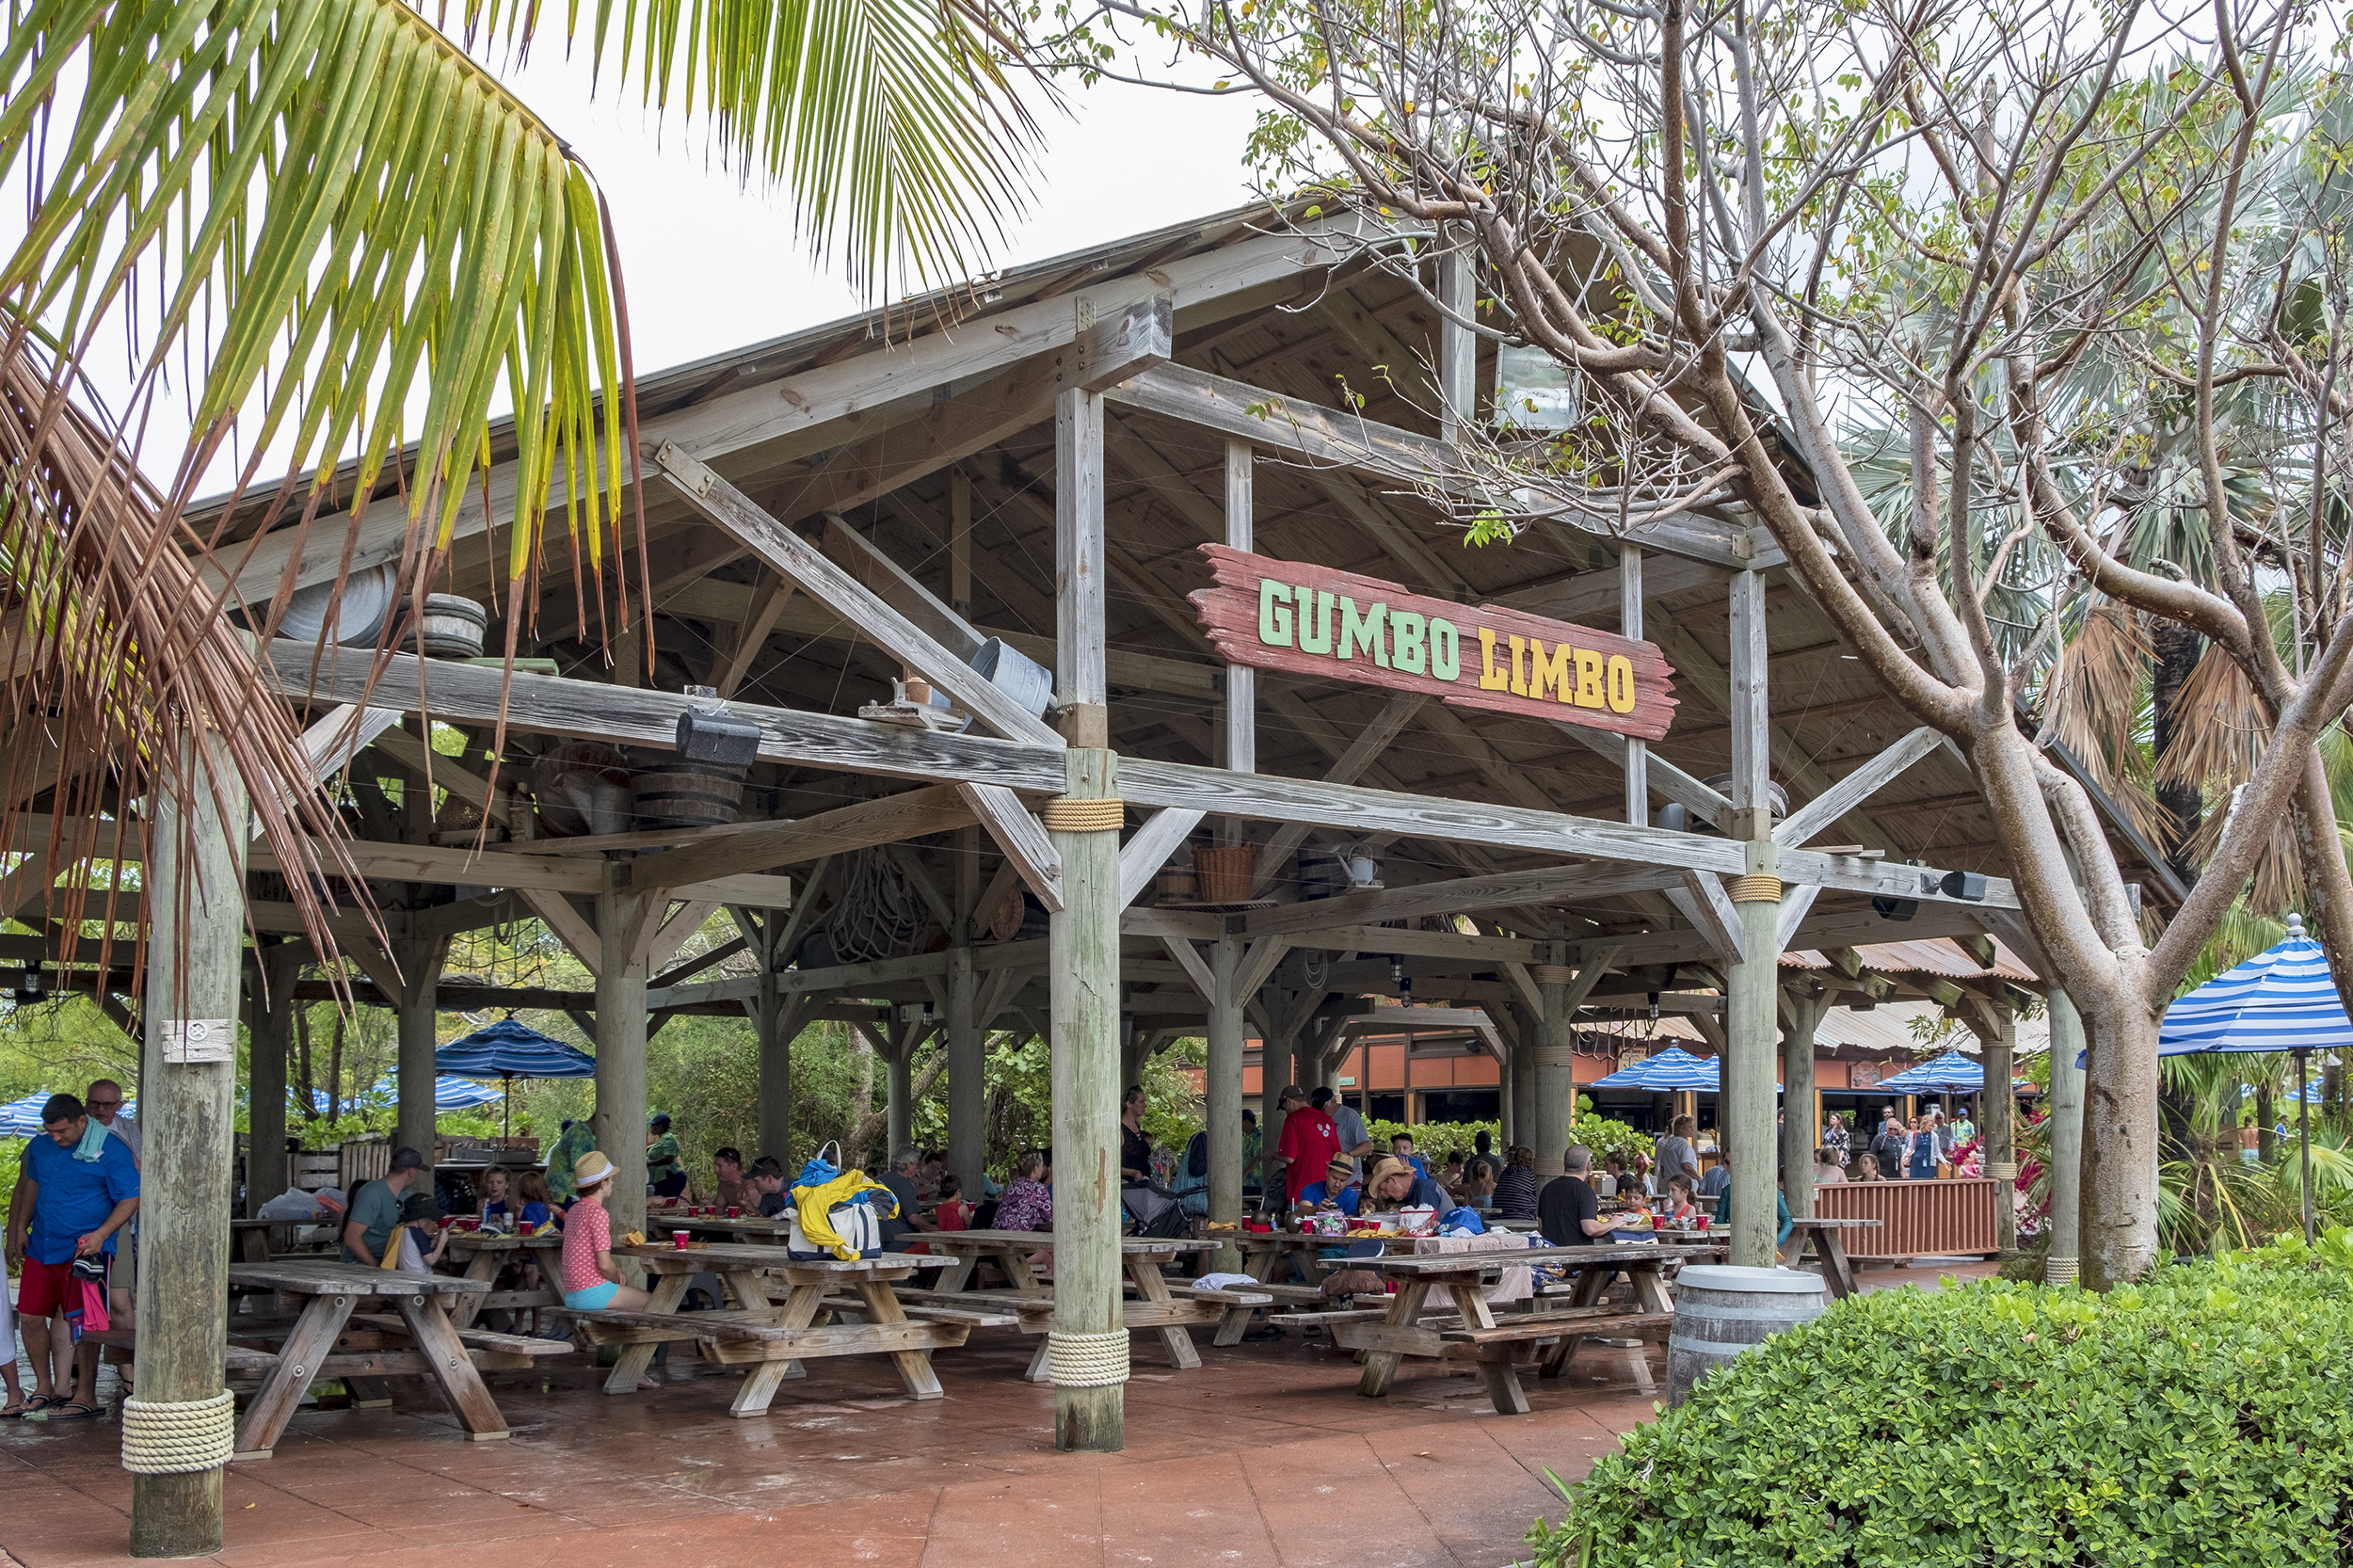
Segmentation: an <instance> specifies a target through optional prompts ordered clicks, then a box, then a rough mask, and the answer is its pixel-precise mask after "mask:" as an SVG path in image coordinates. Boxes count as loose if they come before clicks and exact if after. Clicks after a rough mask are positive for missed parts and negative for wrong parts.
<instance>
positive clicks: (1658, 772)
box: [1553, 724, 1732, 832]
mask: <svg viewBox="0 0 2353 1568" xmlns="http://www.w3.org/2000/svg"><path fill="white" fill-rule="evenodd" d="M1553 728H1555V729H1558V730H1560V731H1561V734H1563V735H1566V736H1567V737H1568V738H1569V739H1571V740H1573V741H1575V742H1577V744H1580V745H1583V746H1586V747H1589V748H1591V749H1592V750H1593V751H1594V752H1596V753H1598V754H1599V755H1601V756H1603V757H1607V758H1609V760H1611V761H1613V762H1615V763H1617V764H1618V765H1619V766H1620V767H1622V768H1628V769H1629V770H1630V768H1631V765H1632V760H1633V759H1634V758H1635V757H1637V756H1639V757H1641V764H1642V766H1641V773H1642V782H1643V785H1644V787H1645V789H1646V791H1647V792H1649V793H1654V794H1659V795H1664V796H1665V797H1666V798H1667V799H1669V800H1672V801H1676V802H1679V803H1680V804H1682V805H1683V806H1685V807H1687V808H1689V809H1691V810H1693V811H1696V812H1698V813H1699V817H1700V820H1701V821H1702V822H1704V823H1705V824H1708V825H1709V826H1711V827H1714V828H1715V829H1717V830H1718V831H1719V832H1721V831H1722V830H1723V825H1724V824H1725V823H1726V822H1728V821H1729V820H1730V813H1731V811H1732V801H1731V798H1730V797H1729V796H1727V795H1725V794H1724V793H1723V792H1721V791H1720V790H1718V789H1716V788H1715V787H1714V786H1713V785H1710V784H1708V783H1705V781H1703V780H1701V779H1698V778H1694V777H1693V776H1691V775H1689V774H1688V773H1686V772H1684V771H1683V770H1682V769H1681V768H1679V767H1677V766H1675V764H1673V762H1670V761H1668V760H1667V759H1665V758H1664V757H1661V756H1659V755H1658V754H1657V752H1655V751H1652V750H1651V749H1650V748H1649V747H1648V746H1647V745H1645V744H1643V743H1642V742H1641V741H1629V740H1627V739H1626V738H1625V736H1623V735H1620V734H1616V733H1614V732H1612V731H1610V730H1607V729H1594V728H1590V727H1588V726H1585V725H1577V724H1555V725H1554V726H1553ZM1628 813H1629V814H1628V817H1627V820H1628V821H1634V820H1636V819H1635V818H1634V816H1633V815H1632V800H1631V796H1630V795H1629V797H1628ZM1649 820H1650V813H1649V811H1648V810H1644V811H1643V812H1642V813H1641V821H1644V822H1647V821H1649Z"/></svg>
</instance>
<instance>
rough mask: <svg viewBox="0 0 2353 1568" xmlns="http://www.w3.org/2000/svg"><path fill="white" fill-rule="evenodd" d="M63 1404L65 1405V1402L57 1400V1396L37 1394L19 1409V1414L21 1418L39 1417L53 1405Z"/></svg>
mask: <svg viewBox="0 0 2353 1568" xmlns="http://www.w3.org/2000/svg"><path fill="white" fill-rule="evenodd" d="M63 1403H65V1401H64V1400H61V1399H59V1398H57V1397H56V1395H55V1394H35V1395H33V1396H32V1397H31V1398H30V1399H27V1400H25V1401H24V1404H22V1405H21V1406H19V1407H18V1409H17V1414H18V1415H19V1416H38V1415H39V1414H40V1413H41V1412H42V1411H44V1410H47V1409H48V1408H49V1407H50V1406H51V1405H53V1404H63Z"/></svg>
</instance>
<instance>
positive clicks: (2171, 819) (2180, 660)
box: [2149, 617, 2206, 884]
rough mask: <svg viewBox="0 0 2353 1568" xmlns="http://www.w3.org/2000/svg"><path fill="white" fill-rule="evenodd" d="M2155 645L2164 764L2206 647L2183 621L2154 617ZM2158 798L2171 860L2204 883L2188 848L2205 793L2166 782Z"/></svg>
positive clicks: (2153, 698)
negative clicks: (2184, 693)
mask: <svg viewBox="0 0 2353 1568" xmlns="http://www.w3.org/2000/svg"><path fill="white" fill-rule="evenodd" d="M2149 646H2150V648H2151V650H2152V651H2153V653H2154V654H2155V655H2156V659H2155V667H2154V669H2153V671H2152V672H2151V677H2150V683H2149V704H2150V708H2151V711H2152V725H2151V730H2152V734H2151V740H2152V742H2153V747H2154V750H2155V754H2156V758H2157V760H2158V763H2159V764H2160V765H2162V764H2163V762H2164V760H2165V754H2166V752H2167V750H2168V749H2169V747H2170V746H2171V745H2172V744H2173V737H2174V735H2175V733H2176V732H2177V731H2178V729H2179V728H2180V726H2181V721H2182V719H2183V718H2184V717H2185V715H2184V714H2183V712H2182V711H2181V705H2182V688H2183V687H2184V686H2185V685H2186V684H2187V683H2188V681H2189V676H2190V672H2191V671H2192V670H2194V669H2196V668H2197V667H2198V661H2199V659H2200V657H2201V655H2202V654H2203V653H2204V652H2205V646H2206V644H2205V639H2204V638H2203V637H2201V636H2200V635H2199V634H2198V633H2197V632H2193V631H2191V630H2190V629H2189V628H2188V627H2186V626H2184V625H2182V624H2181V623H2180V622H2178V621H2170V620H2159V619H2156V618H2155V617H2151V618H2150V621H2149ZM2190 716H2193V717H2194V715H2190ZM2156 797H2157V805H2158V806H2159V807H2161V808H2163V809H2164V812H2165V819H2164V821H2163V822H2161V823H2160V824H2158V831H2159V833H2160V834H2161V835H2162V837H2163V839H2164V844H2165V858H2166V860H2167V862H2168V863H2169V864H2170V865H2171V866H2172V868H2173V871H2174V873H2175V874H2176V875H2178V876H2179V877H2181V879H2182V880H2183V881H2184V882H2185V883H2192V884H2194V883H2195V882H2197V880H2198V866H2197V863H2196V862H2195V861H2194V860H2192V859H2191V858H2190V856H2189V854H2188V850H2187V847H2186V846H2187V845H2188V843H2189V840H2191V838H2192V837H2194V836H2195V835H2196V834H2197V832H2198V826H2199V824H2200V822H2201V820H2202V819H2203V817H2204V815H2205V808H2206V799H2205V792H2204V791H2202V790H2201V789H2200V788H2199V786H2198V785H2196V784H2172V783H2167V782H2164V781H2162V780H2160V781H2159V782H2158V784H2157V786H2156Z"/></svg>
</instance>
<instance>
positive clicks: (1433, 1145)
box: [1365, 1116, 1503, 1170]
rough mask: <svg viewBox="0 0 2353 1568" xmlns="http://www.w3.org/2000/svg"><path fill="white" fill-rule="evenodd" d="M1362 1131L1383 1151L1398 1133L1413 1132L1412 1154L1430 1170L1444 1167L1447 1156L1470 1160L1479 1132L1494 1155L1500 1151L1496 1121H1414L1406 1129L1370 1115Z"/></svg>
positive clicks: (1501, 1142) (1501, 1140) (1499, 1138)
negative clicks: (1421, 1160) (1484, 1137)
mask: <svg viewBox="0 0 2353 1568" xmlns="http://www.w3.org/2000/svg"><path fill="white" fill-rule="evenodd" d="M1365 1130H1366V1131H1367V1132H1369V1133H1370V1134H1371V1135H1372V1141H1373V1142H1374V1143H1376V1144H1380V1145H1381V1146H1382V1148H1384V1149H1386V1148H1387V1147H1388V1146H1389V1140H1390V1139H1392V1138H1394V1137H1396V1136H1397V1135H1398V1134H1399V1133H1401V1132H1410V1133H1412V1134H1413V1135H1414V1152H1415V1153H1416V1154H1418V1155H1420V1156H1421V1157H1422V1158H1423V1159H1424V1160H1428V1161H1430V1167H1431V1169H1433V1170H1435V1169H1437V1167H1439V1166H1440V1165H1443V1164H1445V1163H1446V1159H1447V1156H1449V1155H1450V1154H1459V1155H1461V1156H1463V1157H1464V1158H1465V1159H1466V1160H1467V1159H1468V1158H1470V1155H1471V1152H1472V1148H1473V1146H1474V1144H1475V1142H1476V1140H1477V1139H1478V1137H1479V1135H1480V1134H1481V1133H1482V1132H1483V1133H1485V1134H1486V1135H1487V1137H1488V1139H1489V1140H1490V1141H1491V1142H1492V1143H1493V1144H1494V1146H1495V1149H1496V1151H1497V1153H1501V1152H1502V1149H1503V1135H1502V1132H1501V1130H1500V1127H1499V1124H1497V1123H1495V1122H1417V1123H1416V1124H1415V1125H1413V1126H1412V1127H1407V1126H1406V1125H1405V1124H1404V1123H1403V1122H1392V1121H1389V1120H1387V1119H1386V1118H1385V1117H1380V1116H1371V1117H1368V1118H1366V1120H1365Z"/></svg>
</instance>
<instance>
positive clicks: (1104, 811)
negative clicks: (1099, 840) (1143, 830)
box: [1037, 795, 1128, 833]
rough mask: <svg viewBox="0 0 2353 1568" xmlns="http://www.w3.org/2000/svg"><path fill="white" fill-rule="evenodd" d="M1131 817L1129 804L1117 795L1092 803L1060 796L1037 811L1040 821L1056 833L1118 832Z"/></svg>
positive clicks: (1091, 801)
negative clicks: (1129, 815) (1129, 816)
mask: <svg viewBox="0 0 2353 1568" xmlns="http://www.w3.org/2000/svg"><path fill="white" fill-rule="evenodd" d="M1127 817H1128V803H1127V802H1126V801H1124V800H1121V799H1120V798H1119V797H1118V796H1117V795H1109V796H1103V797H1099V798H1096V799H1092V800H1086V799H1076V798H1073V797H1072V796H1069V795H1056V796H1055V797H1054V798H1053V799H1051V800H1049V801H1048V802H1047V803H1046V804H1045V805H1044V806H1041V807H1039V808H1038V812H1037V820H1038V821H1039V822H1041V823H1043V824H1046V825H1047V826H1048V828H1050V829H1052V830H1053V831H1054V832H1056V833H1116V832H1118V831H1119V828H1120V824H1122V823H1124V822H1126V821H1127Z"/></svg>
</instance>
